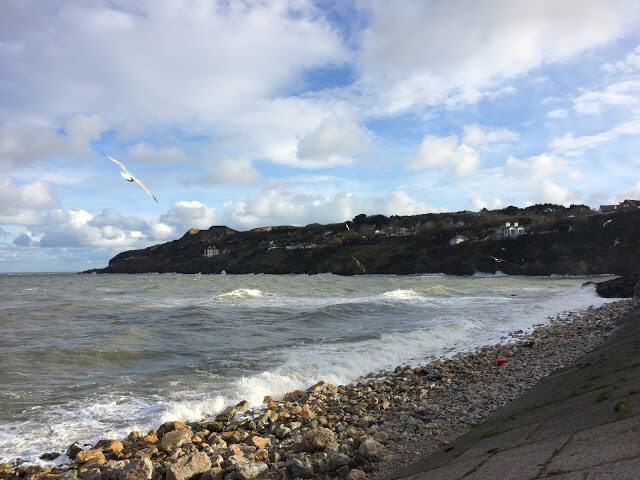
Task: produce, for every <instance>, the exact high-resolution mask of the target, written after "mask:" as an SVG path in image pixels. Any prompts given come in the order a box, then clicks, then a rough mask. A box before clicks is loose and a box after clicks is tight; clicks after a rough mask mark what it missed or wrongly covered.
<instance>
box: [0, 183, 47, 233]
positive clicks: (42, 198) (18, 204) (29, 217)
mask: <svg viewBox="0 0 640 480" xmlns="http://www.w3.org/2000/svg"><path fill="white" fill-rule="evenodd" d="M56 203H57V200H56V199H55V198H54V197H53V194H52V193H51V187H50V185H49V184H48V183H45V182H42V181H34V182H30V183H25V184H22V185H20V184H17V183H15V182H14V181H13V180H12V179H11V178H10V177H8V176H6V175H2V174H0V223H5V224H13V225H35V224H38V223H41V221H42V216H41V215H42V213H43V212H44V211H45V210H47V209H49V208H51V207H53V206H55V205H56Z"/></svg>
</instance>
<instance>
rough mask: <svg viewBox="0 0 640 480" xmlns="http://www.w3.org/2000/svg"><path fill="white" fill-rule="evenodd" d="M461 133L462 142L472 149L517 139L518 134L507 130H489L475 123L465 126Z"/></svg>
mask: <svg viewBox="0 0 640 480" xmlns="http://www.w3.org/2000/svg"><path fill="white" fill-rule="evenodd" d="M463 131H464V135H463V136H462V142H463V143H466V144H467V145H471V146H472V147H484V146H486V145H488V144H491V143H498V142H504V141H510V140H517V139H518V134H517V133H515V132H513V131H511V130H509V129H508V128H497V129H489V128H487V127H484V126H482V125H478V124H477V123H474V124H471V125H466V126H465V127H464V128H463Z"/></svg>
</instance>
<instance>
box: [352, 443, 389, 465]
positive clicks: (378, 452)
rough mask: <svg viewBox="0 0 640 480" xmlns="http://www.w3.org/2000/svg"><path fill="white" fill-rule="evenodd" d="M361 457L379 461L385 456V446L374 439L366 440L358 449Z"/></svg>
mask: <svg viewBox="0 0 640 480" xmlns="http://www.w3.org/2000/svg"><path fill="white" fill-rule="evenodd" d="M358 451H359V452H360V455H362V456H363V457H364V458H366V459H368V460H371V461H374V462H375V461H378V460H380V459H381V458H382V457H383V456H384V446H383V445H382V444H381V443H380V442H376V441H375V440H374V439H373V438H365V439H364V440H363V441H362V442H361V443H360V448H359V449H358Z"/></svg>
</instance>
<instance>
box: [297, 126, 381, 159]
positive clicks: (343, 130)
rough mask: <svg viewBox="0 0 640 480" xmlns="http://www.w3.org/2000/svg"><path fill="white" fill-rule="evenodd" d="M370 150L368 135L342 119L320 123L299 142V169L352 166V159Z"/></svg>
mask: <svg viewBox="0 0 640 480" xmlns="http://www.w3.org/2000/svg"><path fill="white" fill-rule="evenodd" d="M370 148H371V133H370V132H369V131H368V130H367V129H366V128H363V127H361V126H360V125H357V124H356V123H354V122H351V121H348V120H344V119H323V120H322V122H321V123H320V125H319V126H318V127H317V128H316V129H315V130H313V131H311V132H309V133H307V134H306V135H305V136H304V137H302V138H301V139H300V141H299V142H298V148H297V155H298V158H299V159H300V160H301V165H302V166H313V167H318V166H321V167H325V166H326V167H328V166H333V165H339V164H347V163H351V161H352V157H353V156H356V155H359V154H361V153H364V152H366V151H367V150H369V149H370Z"/></svg>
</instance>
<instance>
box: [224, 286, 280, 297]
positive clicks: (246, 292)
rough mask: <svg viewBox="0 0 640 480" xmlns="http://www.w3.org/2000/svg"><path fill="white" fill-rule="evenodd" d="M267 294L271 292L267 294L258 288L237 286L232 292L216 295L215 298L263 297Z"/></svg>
mask: <svg viewBox="0 0 640 480" xmlns="http://www.w3.org/2000/svg"><path fill="white" fill-rule="evenodd" d="M265 295H269V294H265V293H264V292H262V290H258V289H257V288H237V289H235V290H233V291H231V292H227V293H221V294H220V295H216V297H215V298H262V297H264V296H265Z"/></svg>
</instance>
